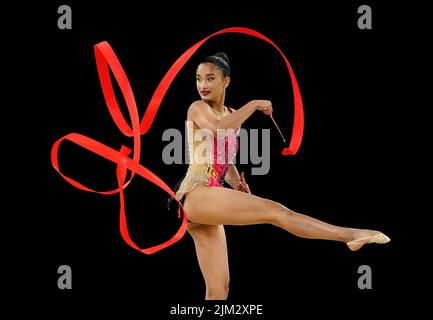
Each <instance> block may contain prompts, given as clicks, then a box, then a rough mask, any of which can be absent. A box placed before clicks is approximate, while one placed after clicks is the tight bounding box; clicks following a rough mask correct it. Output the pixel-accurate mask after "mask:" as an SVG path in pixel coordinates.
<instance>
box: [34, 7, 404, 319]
mask: <svg viewBox="0 0 433 320" xmlns="http://www.w3.org/2000/svg"><path fill="white" fill-rule="evenodd" d="M61 4H64V3H61V2H58V3H56V2H53V3H52V4H51V5H46V6H45V10H49V12H50V13H49V14H47V15H46V19H45V21H44V24H45V27H47V28H48V29H47V30H48V31H46V33H45V34H44V36H45V37H44V38H45V39H46V40H47V42H46V47H44V55H45V58H47V60H46V64H45V74H44V77H45V79H46V80H44V82H43V83H40V84H41V85H42V87H43V88H46V94H45V95H44V106H45V110H46V114H45V119H46V121H47V125H46V130H47V132H46V133H47V135H46V147H45V151H46V152H45V154H44V155H43V157H44V159H45V161H44V165H45V167H46V172H47V179H48V180H47V182H48V188H47V192H46V193H45V198H46V201H47V207H46V210H45V211H44V214H43V215H42V216H41V217H40V220H38V222H40V223H41V227H40V228H39V229H38V230H40V236H41V238H40V239H43V240H42V242H43V248H42V249H41V251H40V252H42V253H43V258H41V259H39V261H38V262H37V264H38V265H39V266H41V267H42V270H43V271H42V273H41V274H42V275H43V277H42V279H43V282H42V284H41V286H40V291H43V292H48V293H49V297H50V299H53V300H52V301H55V303H56V304H61V305H64V306H77V307H78V308H80V306H83V305H85V304H88V303H89V302H92V303H90V304H89V305H91V306H93V307H94V308H95V310H99V309H101V308H105V309H108V310H109V309H110V308H114V307H125V308H134V307H137V306H138V305H136V304H133V303H132V302H131V301H133V300H134V301H136V300H138V301H139V302H140V304H139V306H140V308H141V309H142V312H143V315H144V314H147V313H150V312H151V311H150V310H152V311H153V312H156V314H157V317H155V318H157V319H159V318H161V319H164V318H165V317H168V310H169V306H171V305H175V304H177V303H185V304H189V305H197V304H199V303H201V302H202V301H203V299H204V290H205V287H204V281H203V279H202V276H201V273H200V270H199V267H198V263H197V260H196V257H195V251H194V246H193V242H192V239H191V238H190V236H189V235H186V236H185V237H184V238H183V239H182V240H181V241H180V242H178V243H176V244H175V245H173V246H171V247H169V248H168V249H165V250H163V251H162V252H159V253H156V254H154V255H150V256H146V255H143V254H141V253H139V252H138V251H135V250H134V249H132V248H130V247H129V246H127V245H126V244H125V243H124V242H123V240H122V238H121V236H120V232H119V227H118V225H119V223H118V218H119V199H118V196H117V195H114V196H101V195H96V194H91V193H86V192H83V191H80V190H78V189H75V188H74V187H72V186H71V185H69V184H68V183H67V182H65V181H64V180H63V179H62V178H61V177H60V176H59V175H58V174H57V173H56V172H55V171H54V169H53V168H52V166H51V163H50V158H49V153H50V149H51V146H52V144H53V143H54V142H55V141H56V140H57V139H59V138H60V137H62V136H64V135H66V134H68V133H70V132H77V133H81V134H85V135H87V136H89V137H91V138H93V139H96V140H98V141H101V142H103V143H105V144H107V145H108V146H111V147H113V148H115V149H118V148H120V146H121V145H122V144H124V145H127V146H130V147H131V146H132V140H130V139H128V138H126V137H124V136H122V134H121V133H120V132H119V131H118V129H117V127H116V126H115V124H114V122H113V121H112V119H111V118H110V115H109V113H108V111H107V108H106V107H105V101H104V98H103V95H102V91H101V88H100V84H99V79H98V75H97V71H96V64H95V59H94V54H93V46H94V45H95V44H96V43H98V42H100V41H104V40H106V41H108V42H109V43H110V44H111V46H112V48H113V50H114V51H115V53H116V54H117V56H118V58H119V60H120V62H121V64H122V66H123V68H124V70H125V72H126V74H127V76H128V78H129V81H130V83H131V85H132V88H133V90H134V94H135V99H136V101H137V105H138V107H139V113H140V117H142V115H143V114H144V111H145V109H146V106H147V103H148V101H149V100H150V97H151V95H152V94H153V92H154V90H155V88H156V86H157V85H158V83H159V81H160V80H161V78H162V77H163V76H164V75H165V73H166V71H167V70H168V68H169V67H170V66H171V65H172V63H173V62H174V61H175V60H176V59H177V58H178V57H179V56H180V55H181V54H182V53H183V52H184V51H185V50H187V49H188V48H189V47H190V46H192V45H193V44H194V43H196V42H197V41H199V40H201V39H203V38H204V37H206V36H208V35H210V34H211V33H213V32H215V31H218V30H220V29H222V28H226V27H232V26H243V27H249V28H252V29H255V30H257V31H258V32H260V33H263V34H264V35H266V36H267V37H269V38H270V39H271V40H273V41H274V42H275V43H276V44H277V45H278V46H279V47H280V48H281V49H282V51H283V52H284V53H285V55H286V57H287V58H288V60H289V62H290V63H291V65H292V68H293V69H294V72H295V74H296V77H297V80H298V82H299V86H300V89H301V93H302V97H303V102H304V111H305V133H304V139H303V143H302V146H301V148H300V150H299V152H298V154H297V155H296V156H294V157H293V156H290V157H282V156H281V155H280V151H281V147H282V145H281V140H280V138H279V136H278V133H277V132H276V130H275V129H274V128H273V126H272V123H271V121H270V119H268V118H267V117H265V116H264V115H262V114H259V113H256V114H254V115H253V116H251V117H250V118H249V119H248V120H247V121H246V122H245V124H244V127H246V128H271V166H270V171H269V173H268V174H267V175H265V176H251V175H250V172H251V171H250V166H248V165H239V168H240V170H243V171H245V172H246V177H247V182H248V183H249V185H250V187H251V189H252V192H253V193H254V194H256V195H259V196H262V197H265V198H269V199H272V200H275V201H278V202H281V203H282V204H284V205H285V206H287V207H289V208H291V209H293V210H295V211H298V212H301V213H305V214H308V215H311V216H314V217H316V218H319V219H322V220H325V221H327V222H330V223H333V224H338V225H343V226H352V227H360V228H369V229H377V230H381V231H383V232H384V233H386V234H387V235H389V236H390V237H391V239H392V241H391V242H390V243H389V244H387V245H385V246H379V245H368V246H365V247H364V248H362V249H361V250H360V251H358V252H355V253H353V252H350V251H349V250H348V249H347V248H346V246H345V245H344V244H342V243H336V242H327V241H314V240H306V239H301V238H297V237H295V236H293V235H291V234H288V233H286V232H284V231H283V230H279V229H277V228H275V227H272V226H267V225H259V226H246V227H233V226H227V227H226V233H227V241H228V251H229V263H230V275H231V284H230V294H229V302H231V303H248V304H252V303H259V304H264V305H265V310H266V311H265V314H267V315H268V316H269V315H271V314H272V315H281V314H286V313H287V312H288V308H294V309H296V308H299V309H301V310H303V311H304V312H306V313H309V312H313V311H317V310H314V306H315V305H317V304H318V303H320V302H325V304H326V307H324V309H323V312H332V311H334V310H337V309H338V308H339V305H343V304H344V305H352V304H353V306H356V307H359V310H366V311H370V310H372V309H373V308H379V309H381V310H383V311H387V310H396V309H399V308H401V307H402V306H403V304H400V305H398V304H396V301H397V300H396V299H398V298H402V297H405V296H406V295H407V294H408V292H407V291H405V290H406V286H405V284H406V283H405V282H406V281H407V278H405V279H406V280H402V279H401V278H399V277H398V275H399V273H400V272H401V270H402V266H403V263H404V261H405V260H404V259H403V251H404V240H403V239H404V232H403V225H404V222H405V220H404V216H403V212H404V210H405V206H404V204H403V199H402V195H403V191H402V187H401V181H402V178H403V177H402V176H403V175H404V174H402V173H400V174H396V170H397V169H396V168H398V167H399V165H400V162H402V159H401V157H399V156H397V152H396V150H397V149H398V145H399V144H401V143H402V141H403V139H404V136H403V133H402V128H401V123H400V121H399V120H398V117H399V116H400V115H401V108H402V106H400V105H399V99H398V98H396V95H395V92H396V88H398V86H399V80H398V79H399V75H400V74H399V72H400V71H399V70H398V68H396V67H395V66H396V62H397V60H398V59H399V57H398V56H397V55H396V52H398V50H397V47H398V46H399V41H400V40H401V39H400V40H399V41H397V38H398V37H399V36H400V35H399V34H398V29H396V28H394V26H395V24H394V22H395V19H396V16H395V15H394V13H393V12H392V9H391V8H384V7H379V6H378V5H377V4H376V3H374V2H373V3H361V2H359V3H358V2H356V1H353V2H350V3H347V2H346V3H344V2H341V3H337V2H335V3H334V4H320V5H318V4H312V3H309V4H307V3H306V4H303V5H300V4H292V3H288V4H287V5H286V6H285V8H283V7H282V5H281V4H272V3H271V2H268V1H267V2H262V3H260V4H258V5H252V4H250V3H248V2H240V3H238V4H237V5H238V7H236V8H235V5H234V3H223V2H207V3H194V4H192V3H191V4H190V3H177V4H171V3H170V4H169V3H160V4H152V5H150V4H136V3H133V2H127V1H122V2H119V3H117V4H107V3H103V2H100V3H98V4H92V5H90V4H81V3H78V2H69V3H67V4H69V5H70V6H71V8H72V30H59V29H58V28H57V18H58V17H59V15H58V14H57V8H58V6H59V5H61ZM362 4H370V5H371V8H372V11H373V29H372V30H359V29H358V27H357V19H358V14H357V8H358V7H359V6H360V5H362ZM181 10H184V11H183V12H182V13H180V12H181ZM46 12H47V11H46ZM46 12H45V13H46ZM217 51H224V52H226V53H227V54H228V56H229V57H230V60H231V65H232V82H231V85H230V87H229V90H228V92H227V97H226V105H229V106H232V107H234V108H239V107H241V106H242V105H243V104H245V103H246V102H248V101H250V100H252V99H269V100H272V102H273V105H274V115H275V117H276V119H277V121H278V123H279V125H280V127H282V130H283V131H284V133H285V135H286V136H288V135H289V134H290V132H291V128H292V108H293V104H292V101H293V97H292V92H291V84H290V78H289V77H288V75H287V73H286V71H285V67H284V63H283V61H282V60H281V58H280V57H279V55H278V54H277V52H276V51H275V50H274V49H273V48H272V47H271V46H270V45H268V44H266V43H265V42H263V41H260V40H258V39H255V38H252V37H249V36H246V35H239V34H230V35H223V36H217V37H214V38H213V39H211V40H209V41H208V42H207V43H206V44H205V45H203V46H202V47H201V48H200V49H199V50H198V52H197V53H196V54H195V55H194V56H193V58H192V59H191V60H190V61H189V62H188V63H187V64H186V66H185V67H184V68H183V69H182V71H181V72H180V73H179V75H178V77H177V78H176V79H175V81H174V82H173V84H172V86H171V87H170V89H169V91H168V93H167V95H166V97H165V99H164V101H163V103H162V105H161V107H160V110H159V111H158V114H157V117H156V120H155V122H154V124H153V126H152V128H151V130H150V131H149V132H148V133H147V134H146V135H143V136H142V153H141V164H143V165H144V166H145V167H147V168H148V169H150V170H151V171H153V172H154V173H155V174H157V175H158V176H159V177H161V178H162V179H163V180H164V181H165V182H166V183H167V184H169V185H170V186H172V187H173V186H174V184H175V183H176V182H177V181H178V180H179V178H180V177H181V176H182V175H183V174H184V172H185V170H186V166H185V165H170V166H168V165H165V164H164V163H163V162H162V159H161V152H162V149H163V148H164V146H165V145H166V142H162V141H161V136H162V133H163V131H164V130H165V129H167V128H177V129H179V130H183V126H184V120H185V117H186V110H187V108H188V106H189V105H190V103H191V102H192V101H194V100H196V99H198V98H199V97H198V95H197V92H196V89H195V82H194V72H195V67H196V65H197V63H198V62H200V59H202V58H203V57H205V56H207V55H209V54H213V53H215V52H217ZM118 100H119V102H120V103H121V105H122V108H123V110H125V106H124V105H123V103H124V102H123V99H122V98H121V96H120V95H118ZM59 158H60V165H61V168H62V170H63V172H64V173H65V174H67V175H68V176H71V177H73V178H75V179H77V180H78V181H80V182H82V183H84V184H85V185H87V186H90V187H92V188H95V189H97V190H108V189H113V188H115V186H116V181H115V166H114V164H111V163H108V162H107V161H105V160H103V159H99V158H97V157H95V156H94V155H92V154H90V153H89V152H87V151H85V150H82V149H80V148H78V147H76V146H73V145H72V144H69V143H64V145H62V147H61V150H60V157H59ZM166 198H167V197H166V194H165V193H164V192H162V191H160V190H159V189H157V188H156V187H155V186H153V185H151V184H150V183H148V182H147V181H145V180H143V179H141V178H139V177H136V178H135V179H134V181H133V183H132V184H131V185H130V187H128V189H127V192H126V199H127V203H126V205H127V215H128V224H129V229H130V233H131V235H132V238H133V239H134V241H136V243H137V244H139V245H140V246H141V247H146V246H150V245H153V244H156V243H160V242H162V241H163V240H165V239H167V238H168V237H169V236H170V235H171V233H172V232H174V231H175V230H176V227H177V226H178V223H179V222H178V221H177V219H176V217H175V216H173V215H170V214H169V213H167V211H166V208H165V201H166ZM62 264H67V265H70V266H71V268H72V272H73V289H72V290H70V291H67V290H66V291H61V290H59V289H58V288H57V277H58V274H57V268H58V266H59V265H62ZM364 264H366V265H369V266H370V267H371V268H372V271H373V289H372V290H360V289H358V287H357V280H358V277H359V274H357V269H358V267H359V266H360V265H364ZM400 275H401V273H400ZM385 297H386V298H385ZM95 300H99V301H114V300H117V301H118V302H117V303H116V304H114V303H111V304H108V303H107V304H103V305H98V306H97V305H96V304H93V301H95ZM50 301H51V300H50ZM304 304H305V305H307V306H308V305H309V306H310V307H307V308H306V307H304V306H303V305H304ZM301 306H302V307H301ZM356 310H358V309H356ZM359 310H358V311H359ZM144 318H147V317H144ZM272 318H273V317H272Z"/></svg>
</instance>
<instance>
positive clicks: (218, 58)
mask: <svg viewBox="0 0 433 320" xmlns="http://www.w3.org/2000/svg"><path fill="white" fill-rule="evenodd" d="M206 62H210V63H213V64H214V65H215V66H216V67H217V68H219V69H221V71H222V72H223V76H224V77H230V65H229V57H227V55H226V54H225V53H224V52H218V53H216V54H214V55H212V56H208V57H206V58H205V59H204V60H203V62H202V63H206Z"/></svg>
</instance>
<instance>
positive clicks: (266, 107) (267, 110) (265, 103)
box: [255, 100, 272, 116]
mask: <svg viewBox="0 0 433 320" xmlns="http://www.w3.org/2000/svg"><path fill="white" fill-rule="evenodd" d="M255 102H256V110H260V111H262V112H263V113H264V114H266V115H267V116H270V115H272V102H271V101H269V100H255Z"/></svg>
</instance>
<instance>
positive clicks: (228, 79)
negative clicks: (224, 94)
mask: <svg viewBox="0 0 433 320" xmlns="http://www.w3.org/2000/svg"><path fill="white" fill-rule="evenodd" d="M229 84H230V77H225V78H224V88H227V87H228V86H229Z"/></svg>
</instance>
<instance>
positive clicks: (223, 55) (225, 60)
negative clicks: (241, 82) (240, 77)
mask: <svg viewBox="0 0 433 320" xmlns="http://www.w3.org/2000/svg"><path fill="white" fill-rule="evenodd" d="M214 56H215V57H218V58H221V59H223V60H224V62H225V63H227V65H229V64H230V61H229V57H227V55H226V54H225V53H224V52H217V53H216V54H214Z"/></svg>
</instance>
